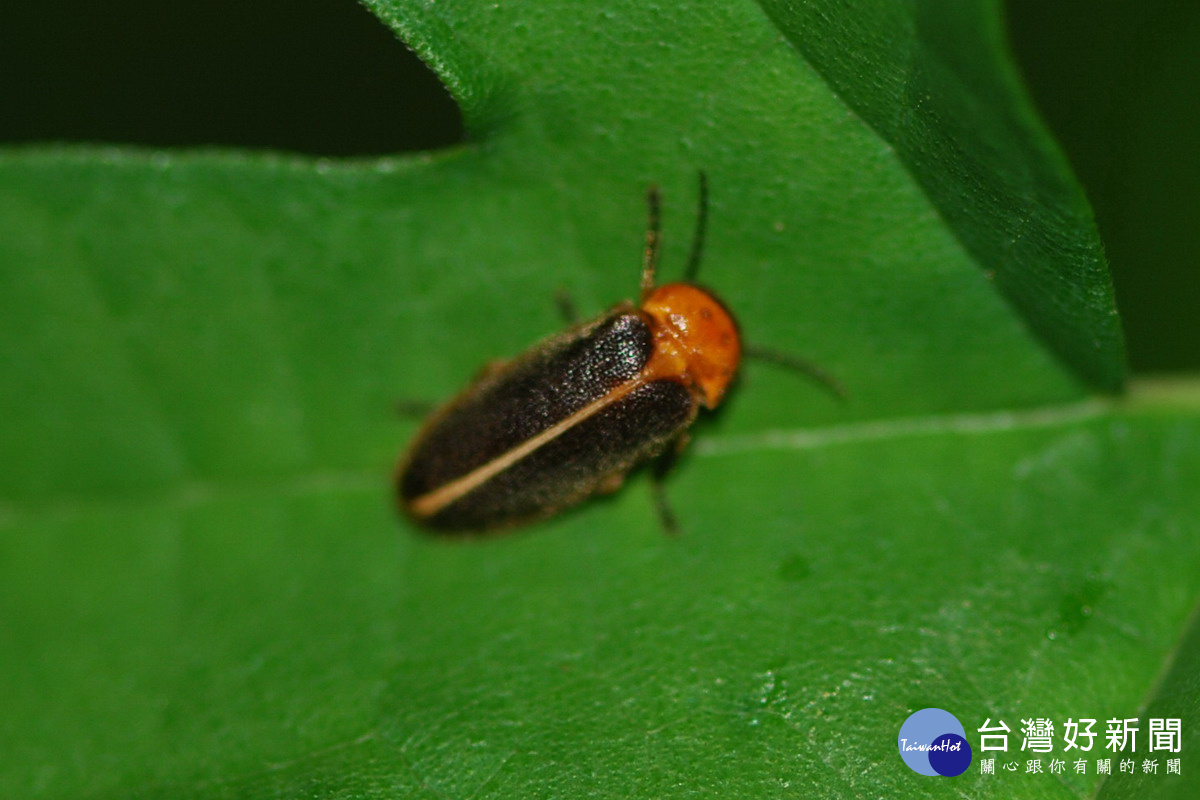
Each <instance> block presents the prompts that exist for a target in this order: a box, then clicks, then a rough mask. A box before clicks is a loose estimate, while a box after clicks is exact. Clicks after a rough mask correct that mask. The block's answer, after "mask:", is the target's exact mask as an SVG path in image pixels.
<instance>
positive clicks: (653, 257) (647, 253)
mask: <svg viewBox="0 0 1200 800" xmlns="http://www.w3.org/2000/svg"><path fill="white" fill-rule="evenodd" d="M646 212H647V220H646V249H645V250H643V251H642V301H643V302H645V300H646V298H647V297H649V296H650V293H651V292H653V291H654V275H655V273H656V272H657V270H658V251H659V242H660V240H661V239H662V195H661V194H660V193H659V191H658V187H657V186H654V185H651V187H650V188H649V189H647V190H646Z"/></svg>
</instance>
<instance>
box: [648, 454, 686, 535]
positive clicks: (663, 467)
mask: <svg viewBox="0 0 1200 800" xmlns="http://www.w3.org/2000/svg"><path fill="white" fill-rule="evenodd" d="M687 443H688V435H687V434H686V433H685V434H683V435H681V436H680V437H679V438H678V439H677V440H676V441H675V443H674V444H673V445H672V446H671V447H670V448H668V449H667V452H665V453H663V454H662V455H661V456H659V457H658V458H657V459H655V461H654V463H653V464H651V466H650V492H651V495H652V496H653V498H654V510H655V512H656V513H657V514H658V520H659V522H661V523H662V526H663V532H664V533H666V534H667V535H668V536H678V535H679V520H678V519H676V517H675V512H674V511H673V510H671V503H670V501H669V500H668V499H667V489H666V478H667V475H668V474H670V472H671V470H672V469H674V467H675V463H676V462H677V461H678V460H679V454H680V453H682V452H683V448H684V447H685V446H686V445H687Z"/></svg>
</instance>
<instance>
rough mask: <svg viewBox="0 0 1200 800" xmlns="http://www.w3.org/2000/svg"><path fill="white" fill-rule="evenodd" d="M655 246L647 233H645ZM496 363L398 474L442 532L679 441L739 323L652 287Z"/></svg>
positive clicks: (566, 489)
mask: <svg viewBox="0 0 1200 800" xmlns="http://www.w3.org/2000/svg"><path fill="white" fill-rule="evenodd" d="M655 244H656V242H655ZM647 263H648V264H649V265H650V266H649V267H648V269H650V270H651V272H650V279H649V280H646V278H645V273H644V277H643V298H642V303H641V305H640V306H635V305H634V304H633V303H630V302H628V301H626V302H623V303H620V304H618V305H616V306H615V307H613V308H612V309H610V310H609V311H607V312H606V313H604V314H602V315H601V316H599V317H597V318H596V319H594V320H592V321H591V322H588V323H586V324H584V325H580V326H577V327H575V328H572V329H570V330H568V331H566V332H565V333H562V334H559V335H557V336H553V337H551V338H549V339H546V340H544V341H543V342H541V343H540V344H537V345H535V346H534V347H533V348H531V349H530V350H529V351H527V352H526V353H524V354H523V355H520V356H518V357H517V358H515V359H513V360H512V361H509V362H507V363H503V364H499V365H494V366H492V367H489V368H488V369H486V370H484V372H483V374H481V375H480V376H479V377H478V378H477V379H476V380H475V381H474V382H473V383H472V384H471V385H470V386H468V387H467V388H466V389H465V390H464V391H463V392H462V393H461V394H459V395H458V397H456V398H455V399H453V400H452V401H450V402H449V403H448V404H447V405H446V406H444V407H443V408H442V409H441V410H439V411H437V412H435V413H434V415H433V416H432V417H431V418H430V420H429V421H428V422H427V423H426V424H425V426H424V428H422V429H421V431H420V432H419V433H418V434H417V436H416V438H415V440H414V441H413V443H412V444H411V445H410V447H409V451H408V454H407V455H406V456H405V458H404V459H403V461H402V463H401V467H400V470H399V472H398V478H397V483H398V487H397V488H398V492H399V498H400V503H401V506H402V508H403V510H404V511H405V512H406V513H407V514H408V515H409V516H410V517H412V518H413V519H414V520H416V521H417V522H419V523H421V524H423V525H425V526H427V527H429V528H432V529H435V530H439V531H472V530H486V529H493V528H504V527H510V526H513V525H518V524H522V523H525V522H530V521H533V520H536V519H540V518H543V517H547V516H550V515H552V514H554V513H557V512H558V511H561V510H563V509H565V508H568V507H570V506H572V505H574V504H576V503H579V502H581V501H582V500H584V499H586V498H587V497H589V496H590V495H593V494H595V493H598V492H608V491H613V490H615V489H616V488H617V487H619V486H620V484H621V482H622V481H623V480H624V477H625V476H626V475H627V474H628V473H629V471H630V470H631V469H633V468H634V467H635V466H637V465H638V464H640V463H642V462H644V461H646V460H647V459H650V458H653V457H655V456H658V455H660V454H662V453H664V452H665V451H666V450H667V449H668V448H670V447H671V446H672V445H675V444H677V443H679V442H681V441H682V437H683V436H684V434H685V432H686V431H687V429H688V427H689V426H690V425H691V424H692V422H694V421H695V419H696V415H697V412H698V410H699V408H700V407H702V406H703V407H705V408H714V407H715V406H716V405H717V404H718V403H720V401H721V398H722V396H723V395H724V394H725V391H726V389H727V388H728V387H729V384H730V382H731V381H732V380H733V378H734V376H735V375H736V373H737V368H738V363H739V361H740V358H741V342H740V338H739V335H738V328H737V323H736V322H735V321H734V319H733V316H732V315H731V314H730V313H729V312H728V311H727V310H726V309H725V306H724V305H723V304H722V303H721V301H720V300H718V299H717V298H716V297H715V296H714V295H713V294H712V293H711V292H709V291H708V290H706V289H703V288H701V287H699V286H696V285H695V284H692V283H686V282H681V283H669V284H666V285H663V286H659V287H654V286H653V285H652V284H653V272H652V269H653V256H652V255H649V256H648V257H647Z"/></svg>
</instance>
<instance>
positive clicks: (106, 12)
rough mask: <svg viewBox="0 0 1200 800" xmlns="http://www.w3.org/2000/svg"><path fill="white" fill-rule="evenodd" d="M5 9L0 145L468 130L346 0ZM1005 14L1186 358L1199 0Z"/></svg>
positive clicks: (1197, 350)
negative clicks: (1193, 0)
mask: <svg viewBox="0 0 1200 800" xmlns="http://www.w3.org/2000/svg"><path fill="white" fill-rule="evenodd" d="M5 5H6V7H5V8H3V9H2V10H0V76H3V82H2V83H0V86H2V87H3V88H0V99H2V101H3V102H2V103H0V144H5V143H14V142H46V141H79V142H119V143H133V144H140V145H148V146H153V147H181V146H182V147H195V146H213V145H215V146H219V147H237V148H246V147H249V148H269V149H280V150H290V151H297V152H302V153H310V154H316V155H323V156H332V157H340V156H355V155H359V156H361V155H371V154H379V153H392V152H397V151H404V150H420V149H432V148H437V147H440V146H444V145H447V144H450V143H453V142H456V141H459V140H460V139H461V138H462V136H463V132H462V126H461V121H460V119H459V116H458V112H457V109H456V108H455V107H454V104H453V103H452V102H451V101H450V99H449V97H448V96H447V95H446V93H445V92H444V91H443V90H442V89H441V87H440V86H439V84H438V82H437V80H436V78H434V77H433V76H432V74H431V73H429V72H428V70H426V69H425V68H424V66H423V65H422V64H421V63H420V62H419V61H418V60H417V59H416V58H415V57H414V56H413V55H412V54H411V53H409V52H408V51H407V50H406V49H405V48H403V47H400V46H398V45H397V44H396V43H395V40H394V39H393V38H392V35H391V33H390V32H389V31H387V30H386V29H385V28H384V26H383V25H382V24H381V23H380V22H379V21H378V20H376V19H375V18H374V17H373V16H371V15H370V14H369V13H368V12H367V11H366V10H365V9H363V8H361V7H359V6H358V5H357V4H356V3H354V2H352V0H293V1H292V2H286V3H284V2H279V0H275V1H274V2H271V1H269V0H268V1H266V2H251V3H245V2H237V0H205V2H195V3H193V4H191V5H190V6H188V5H186V4H172V5H162V4H160V3H157V2H154V1H153V0H124V1H123V2H112V3H90V2H84V1H83V0H69V1H68V2H59V3H54V4H5ZM1009 21H1010V29H1011V36H1012V44H1013V48H1014V50H1015V52H1016V55H1017V57H1018V60H1019V62H1020V64H1021V67H1022V69H1023V70H1024V72H1025V75H1026V78H1027V80H1028V82H1029V85H1030V88H1031V90H1032V92H1033V94H1034V97H1035V99H1036V101H1037V103H1038V105H1039V107H1040V108H1041V110H1042V112H1043V114H1044V115H1045V117H1046V120H1047V122H1048V123H1049V124H1050V126H1051V128H1052V129H1053V130H1054V132H1055V133H1056V135H1057V136H1058V138H1059V140H1060V142H1061V143H1062V145H1063V147H1064V149H1065V150H1066V152H1067V155H1068V157H1069V158H1070V160H1071V162H1072V164H1073V165H1074V167H1075V169H1076V171H1077V174H1078V176H1079V178H1080V180H1081V181H1082V182H1083V184H1084V187H1085V189H1086V190H1087V193H1088V196H1089V197H1090V198H1091V200H1092V203H1093V205H1094V207H1095V211H1096V217H1097V222H1098V224H1099V227H1100V233H1101V235H1102V237H1103V239H1104V242H1105V247H1106V248H1107V252H1108V256H1109V259H1110V262H1111V265H1112V269H1113V273H1114V278H1115V281H1116V285H1117V296H1118V303H1119V306H1120V308H1121V312H1122V318H1123V321H1124V325H1125V329H1126V332H1127V334H1128V337H1129V353H1130V360H1131V362H1132V367H1133V369H1134V370H1135V371H1138V372H1155V371H1163V370H1185V369H1194V368H1196V367H1198V366H1200V324H1197V322H1196V311H1197V309H1200V269H1198V268H1197V255H1196V254H1197V253H1198V252H1200V226H1197V225H1196V224H1195V216H1196V209H1197V207H1198V203H1197V201H1198V200H1200V158H1198V157H1197V154H1198V153H1200V114H1198V113H1197V110H1198V109H1200V103H1198V102H1197V101H1200V81H1198V79H1197V76H1200V47H1197V46H1196V42H1198V41H1200V4H1197V3H1192V2H1181V1H1180V0H1146V2H1141V3H1129V2H1126V0H1060V2H1055V3H1044V2H1042V1H1041V0H1010V2H1009Z"/></svg>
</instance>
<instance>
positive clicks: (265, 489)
mask: <svg viewBox="0 0 1200 800" xmlns="http://www.w3.org/2000/svg"><path fill="white" fill-rule="evenodd" d="M1121 411H1127V412H1132V413H1139V412H1152V411H1172V412H1180V413H1185V414H1195V415H1197V416H1200V376H1190V375H1189V376H1181V377H1176V378H1157V379H1145V380H1141V381H1135V382H1134V383H1133V384H1131V388H1130V391H1129V393H1128V394H1127V395H1126V396H1124V397H1122V398H1120V399H1112V398H1107V397H1100V396H1095V397H1089V398H1086V399H1084V400H1082V401H1079V402H1074V403H1062V404H1049V405H1044V406H1036V407H1031V408H1023V409H1018V410H1000V411H987V412H973V413H962V414H931V415H925V416H918V417H896V418H891V419H877V420H868V421H865V422H856V423H850V424H846V425H827V426H822V427H812V428H804V427H796V428H781V429H774V430H767V431H762V432H758V433H754V434H749V435H733V436H719V435H713V436H708V437H705V438H702V439H700V440H699V441H697V442H696V443H695V444H694V445H693V447H692V453H693V454H694V456H695V457H697V458H702V459H708V458H724V457H729V456H734V457H746V456H751V455H754V454H755V453H762V452H767V451H772V450H795V451H801V450H803V451H812V450H820V449H823V448H836V447H841V446H846V445H853V444H858V443H862V442H886V441H899V440H903V439H910V438H915V437H922V436H939V435H942V436H971V435H980V434H988V433H1002V432H1011V431H1019V430H1030V429H1037V428H1047V427H1053V426H1056V425H1068V424H1072V423H1076V422H1083V421H1086V420H1090V419H1095V418H1099V417H1103V416H1106V415H1108V414H1112V413H1117V412H1121ZM388 491H390V486H389V475H388V474H387V473H386V472H383V471H381V470H379V469H370V468H366V467H364V468H363V469H360V470H328V471H325V470H312V471H302V472H296V473H292V474H290V475H282V476H269V477H262V478H246V477H238V478H231V479H230V480H228V481H219V480H185V481H181V482H179V483H177V484H176V485H174V486H172V487H170V488H167V489H147V490H139V491H131V492H122V493H119V494H112V495H108V496H105V497H95V498H84V497H77V496H59V497H56V498H50V499H48V500H47V501H46V502H45V504H40V503H39V504H38V505H37V506H22V505H20V504H19V503H15V502H12V501H10V502H8V503H7V504H5V503H0V529H4V528H9V527H13V526H16V525H20V524H21V523H22V522H24V521H26V520H29V519H39V520H55V521H63V520H69V519H75V518H78V517H81V516H85V515H89V514H92V513H96V512H98V511H101V510H104V509H107V508H111V507H113V506H122V505H123V506H130V507H135V506H143V505H155V506H158V507H161V508H168V509H186V508H194V507H197V506H202V505H205V504H207V503H210V502H213V501H217V500H226V499H231V498H248V497H265V496H277V495H279V496H289V497H296V496H302V495H309V494H314V493H322V492H328V493H351V494H354V493H360V492H381V493H382V492H388Z"/></svg>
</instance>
